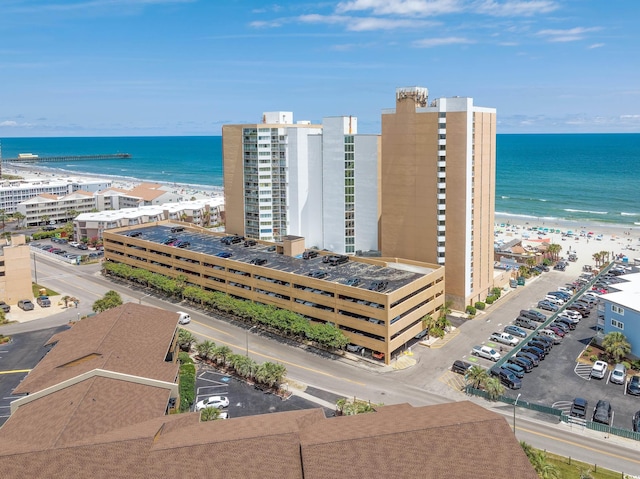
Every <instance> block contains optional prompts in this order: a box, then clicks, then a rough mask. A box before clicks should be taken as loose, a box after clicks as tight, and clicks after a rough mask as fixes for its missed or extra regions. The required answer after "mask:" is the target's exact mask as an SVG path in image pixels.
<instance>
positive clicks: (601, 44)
mask: <svg viewBox="0 0 640 479" xmlns="http://www.w3.org/2000/svg"><path fill="white" fill-rule="evenodd" d="M602 47H604V43H594V44H593V45H589V46H588V47H587V48H589V49H590V50H591V49H593V48H602Z"/></svg>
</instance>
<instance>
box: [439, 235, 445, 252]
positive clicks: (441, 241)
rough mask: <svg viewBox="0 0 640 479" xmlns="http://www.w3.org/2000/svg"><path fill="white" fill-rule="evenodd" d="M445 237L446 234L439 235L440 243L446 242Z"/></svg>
mask: <svg viewBox="0 0 640 479" xmlns="http://www.w3.org/2000/svg"><path fill="white" fill-rule="evenodd" d="M445 239H446V238H445V236H444V235H438V243H444V241H445ZM438 251H440V249H438Z"/></svg>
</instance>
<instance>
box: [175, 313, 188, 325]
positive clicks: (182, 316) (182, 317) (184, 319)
mask: <svg viewBox="0 0 640 479" xmlns="http://www.w3.org/2000/svg"><path fill="white" fill-rule="evenodd" d="M178 315H179V317H178V324H189V323H190V322H191V316H189V313H184V312H182V311H178Z"/></svg>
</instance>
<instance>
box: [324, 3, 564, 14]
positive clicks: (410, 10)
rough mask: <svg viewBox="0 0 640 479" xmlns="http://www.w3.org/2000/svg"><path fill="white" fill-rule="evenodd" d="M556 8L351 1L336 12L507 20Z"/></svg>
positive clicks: (546, 6)
mask: <svg viewBox="0 0 640 479" xmlns="http://www.w3.org/2000/svg"><path fill="white" fill-rule="evenodd" d="M558 8H559V5H558V3H557V2H556V1H554V0H350V1H345V2H340V3H339V4H338V6H337V7H336V11H337V12H338V13H344V12H354V11H355V12H361V11H371V12H372V13H373V14H374V15H419V16H423V17H426V16H436V15H446V14H452V13H463V12H466V13H477V14H481V15H491V16H497V17H507V16H531V15H536V14H539V13H549V12H552V11H554V10H557V9H558Z"/></svg>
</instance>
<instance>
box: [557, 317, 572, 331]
mask: <svg viewBox="0 0 640 479" xmlns="http://www.w3.org/2000/svg"><path fill="white" fill-rule="evenodd" d="M554 323H561V324H566V325H567V327H568V328H569V329H570V330H572V331H573V330H574V329H576V323H574V322H573V321H572V320H570V319H568V318H562V317H558V319H556V320H555V321H554Z"/></svg>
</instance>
